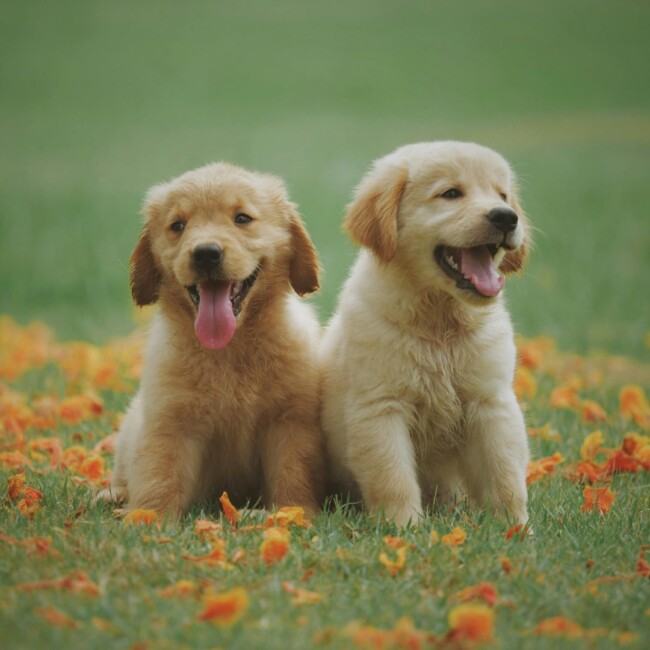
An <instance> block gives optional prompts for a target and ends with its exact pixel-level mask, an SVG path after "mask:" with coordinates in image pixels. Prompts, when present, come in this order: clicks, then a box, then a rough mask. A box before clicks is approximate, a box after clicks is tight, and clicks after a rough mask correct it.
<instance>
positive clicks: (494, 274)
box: [433, 244, 506, 298]
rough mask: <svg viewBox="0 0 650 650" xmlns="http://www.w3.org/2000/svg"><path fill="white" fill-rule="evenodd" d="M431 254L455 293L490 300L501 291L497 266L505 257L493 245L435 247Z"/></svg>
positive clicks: (503, 281)
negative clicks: (461, 290)
mask: <svg viewBox="0 0 650 650" xmlns="http://www.w3.org/2000/svg"><path fill="white" fill-rule="evenodd" d="M433 254H434V257H435V259H436V262H437V263H438V266H439V267H440V268H441V269H442V270H443V271H444V272H445V273H446V274H447V275H448V276H449V277H450V278H451V279H452V280H453V281H454V282H455V283H456V286H457V287H458V288H459V289H465V290H467V291H471V292H472V293H473V294H474V295H477V296H480V297H482V298H494V297H496V296H497V295H498V294H499V292H500V291H501V289H503V285H504V283H505V278H504V277H503V276H502V275H500V274H499V264H501V261H502V260H503V256H504V255H505V254H506V248H505V247H503V246H500V245H497V244H483V245H482V246H473V247H472V248H453V247H452V246H438V247H437V248H436V249H435V251H434V253H433Z"/></svg>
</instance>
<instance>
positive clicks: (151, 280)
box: [130, 225, 162, 307]
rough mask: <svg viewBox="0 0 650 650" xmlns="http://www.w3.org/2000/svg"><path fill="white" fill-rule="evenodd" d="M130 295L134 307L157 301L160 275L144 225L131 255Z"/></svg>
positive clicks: (148, 233) (149, 235)
mask: <svg viewBox="0 0 650 650" xmlns="http://www.w3.org/2000/svg"><path fill="white" fill-rule="evenodd" d="M130 268H131V295H132V296H133V300H134V302H135V304H136V305H139V306H140V307H144V306H145V305H151V304H153V303H154V302H156V301H157V300H158V292H159V290H160V283H161V282H162V273H161V272H160V269H159V268H158V264H157V263H156V259H155V257H154V255H153V251H152V250H151V233H150V232H149V228H148V227H147V226H146V225H145V226H144V227H143V228H142V232H141V233H140V239H139V240H138V243H137V245H136V247H135V249H134V251H133V253H131V260H130Z"/></svg>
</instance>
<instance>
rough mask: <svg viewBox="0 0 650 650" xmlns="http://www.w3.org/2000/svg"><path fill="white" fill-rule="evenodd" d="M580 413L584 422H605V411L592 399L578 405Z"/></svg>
mask: <svg viewBox="0 0 650 650" xmlns="http://www.w3.org/2000/svg"><path fill="white" fill-rule="evenodd" d="M580 413H581V414H582V419H583V420H584V421H585V422H605V420H607V413H605V409H603V407H602V406H601V405H600V404H599V403H598V402H596V401H594V400H592V399H586V400H583V401H582V403H581V404H580Z"/></svg>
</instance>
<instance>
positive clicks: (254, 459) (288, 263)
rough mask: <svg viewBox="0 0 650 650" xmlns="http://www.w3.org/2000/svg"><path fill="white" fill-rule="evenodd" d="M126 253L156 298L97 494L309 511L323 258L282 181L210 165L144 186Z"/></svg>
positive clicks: (316, 460) (173, 513)
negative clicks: (138, 373) (131, 393)
mask: <svg viewBox="0 0 650 650" xmlns="http://www.w3.org/2000/svg"><path fill="white" fill-rule="evenodd" d="M143 211H144V214H145V217H146V221H145V225H144V227H143V230H142V234H141V236H140V240H139V242H138V244H137V246H136V248H135V250H134V252H133V255H132V257H131V289H132V293H133V298H134V300H135V302H136V303H137V304H138V305H148V304H151V303H157V304H158V306H159V310H158V313H157V315H156V316H155V318H154V321H153V324H152V326H151V332H150V335H149V340H148V344H147V346H146V350H145V358H144V371H143V375H142V380H141V385H140V390H139V391H138V393H137V395H136V396H135V398H134V400H133V403H132V404H131V407H130V408H129V411H128V413H127V414H126V417H125V419H124V423H123V425H122V427H121V430H120V432H119V435H118V439H117V447H116V458H115V469H114V471H113V476H112V479H111V487H110V488H109V489H107V490H105V491H104V492H102V493H101V494H100V495H99V498H102V499H106V500H113V501H126V502H127V504H128V507H129V508H153V509H155V510H157V511H159V512H160V513H163V514H167V515H168V516H170V517H171V518H174V519H175V518H178V517H179V516H181V515H182V514H184V513H185V512H186V511H187V509H188V508H189V507H190V506H191V505H192V504H193V503H196V502H197V501H199V500H202V499H205V498H208V497H209V498H212V499H216V498H217V497H218V496H219V495H220V494H221V492H222V491H223V490H227V491H228V493H229V494H230V497H231V499H232V500H233V501H234V502H235V503H240V504H243V503H245V502H246V501H248V500H250V501H252V502H256V501H258V500H261V501H262V505H264V506H266V507H272V506H286V505H298V506H303V507H304V508H306V509H307V510H308V511H309V512H311V513H313V512H315V511H316V510H318V508H319V506H320V503H321V499H322V495H323V490H324V486H323V483H324V446H323V437H322V433H321V429H320V426H319V395H318V381H319V372H318V366H317V344H318V340H319V337H320V331H319V325H318V322H317V319H316V317H315V315H314V313H313V312H312V310H311V309H310V307H309V306H307V305H305V304H303V303H302V301H301V300H300V298H299V297H298V296H299V295H303V294H306V293H309V292H312V291H315V290H316V289H317V288H318V270H319V268H318V261H317V258H316V252H315V250H314V247H313V245H312V243H311V240H310V239H309V236H308V235H307V232H306V230H305V228H304V225H303V223H302V220H301V218H300V216H299V215H298V213H297V212H296V210H295V206H294V205H293V204H292V203H291V202H290V201H289V199H288V198H287V194H286V190H285V188H284V185H283V183H282V181H281V180H280V179H278V178H276V177H274V176H270V175H267V174H258V173H254V172H249V171H247V170H244V169H241V168H239V167H235V166H233V165H228V164H225V163H216V164H212V165H208V166H206V167H202V168H200V169H196V170H194V171H191V172H188V173H186V174H184V175H182V176H180V177H179V178H176V179H174V180H172V181H170V182H169V183H164V184H162V185H157V186H155V187H153V188H152V189H151V190H150V191H149V193H148V195H147V198H146V200H145V204H144V209H143Z"/></svg>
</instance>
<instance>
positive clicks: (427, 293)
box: [353, 251, 503, 341]
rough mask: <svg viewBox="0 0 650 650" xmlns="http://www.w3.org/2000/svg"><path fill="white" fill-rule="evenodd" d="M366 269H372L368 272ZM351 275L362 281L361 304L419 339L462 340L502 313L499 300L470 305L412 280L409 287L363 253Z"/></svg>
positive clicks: (400, 273)
mask: <svg viewBox="0 0 650 650" xmlns="http://www.w3.org/2000/svg"><path fill="white" fill-rule="evenodd" d="M368 267H373V268H372V271H370V269H369V268H368ZM353 274H354V275H356V276H360V277H362V278H363V280H362V282H363V281H365V284H366V285H367V286H366V291H365V293H364V296H365V300H367V301H368V302H369V303H371V304H372V306H373V308H374V309H375V310H376V311H377V312H378V313H380V314H382V315H383V316H384V318H386V319H387V320H388V321H390V322H391V323H393V324H394V325H397V326H399V327H401V328H403V329H404V330H407V331H410V332H412V333H413V334H414V335H416V336H418V337H419V338H424V339H428V340H432V341H442V340H444V341H450V340H453V339H462V338H466V337H467V336H470V335H472V334H473V333H474V332H476V331H478V330H480V329H481V328H483V327H484V326H485V324H486V323H487V322H488V321H489V319H490V318H493V315H494V312H495V311H502V310H503V305H502V301H501V297H498V298H497V299H496V300H494V301H492V302H490V303H488V304H485V305H473V304H469V303H467V302H465V301H463V300H460V299H459V298H457V297H456V296H453V295H451V294H450V293H448V292H447V291H444V290H442V289H439V288H437V287H422V286H419V285H418V284H417V282H416V281H415V280H413V281H412V282H411V283H409V282H408V275H407V273H405V271H404V269H402V268H400V267H399V266H398V265H397V264H393V263H388V264H382V263H381V262H379V260H377V259H376V258H375V256H374V255H372V254H370V253H369V252H367V251H363V252H362V253H361V254H360V256H359V259H358V260H357V263H356V265H355V268H354V271H353ZM377 278H381V281H379V282H377ZM355 281H356V280H355Z"/></svg>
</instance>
